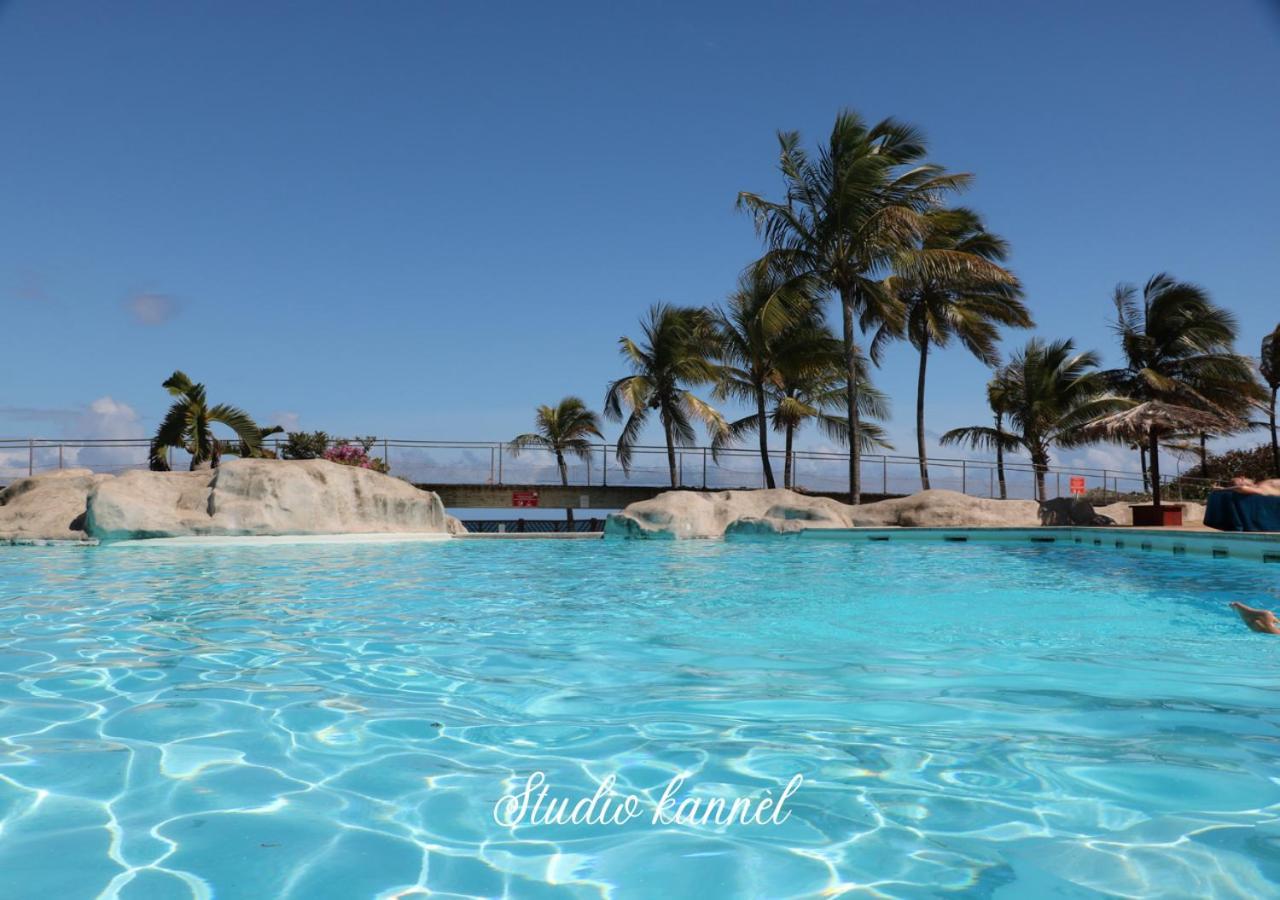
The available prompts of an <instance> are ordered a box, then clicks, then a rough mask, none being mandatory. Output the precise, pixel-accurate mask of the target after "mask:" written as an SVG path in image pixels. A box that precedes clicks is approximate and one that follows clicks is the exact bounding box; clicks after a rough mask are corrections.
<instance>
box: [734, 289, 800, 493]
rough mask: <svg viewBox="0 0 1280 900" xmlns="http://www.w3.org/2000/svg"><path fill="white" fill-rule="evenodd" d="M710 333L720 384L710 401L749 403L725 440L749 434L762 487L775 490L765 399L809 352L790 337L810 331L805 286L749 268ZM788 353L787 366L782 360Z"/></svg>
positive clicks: (793, 337)
mask: <svg viewBox="0 0 1280 900" xmlns="http://www.w3.org/2000/svg"><path fill="white" fill-rule="evenodd" d="M712 315H713V320H714V323H715V327H716V338H717V342H718V347H717V349H716V357H717V359H718V360H719V362H720V364H721V365H720V380H719V383H718V384H717V385H716V389H715V396H716V398H717V399H720V400H724V399H728V398H733V399H737V400H741V401H744V402H747V403H750V404H751V405H752V406H753V407H754V412H753V413H752V414H750V415H747V416H744V417H743V418H741V419H738V420H737V421H735V422H731V423H729V424H728V430H727V432H726V434H725V440H735V439H737V438H740V437H742V436H743V435H745V434H748V433H750V432H752V431H754V432H755V433H756V436H757V438H758V440H759V443H760V463H761V466H762V468H763V470H764V480H765V487H768V488H774V487H777V483H776V482H775V481H774V477H773V465H772V464H771V463H770V461H769V422H768V408H767V402H766V401H767V397H768V394H769V393H770V391H771V389H774V388H776V387H777V385H778V384H779V383H780V381H781V377H782V375H781V371H780V368H781V366H782V365H783V364H784V362H786V363H789V364H791V365H793V366H799V365H803V364H805V362H806V360H807V359H808V357H809V355H810V354H809V353H808V350H809V348H807V347H803V346H801V345H800V344H799V343H798V342H797V341H796V340H795V335H796V334H797V333H798V332H800V331H808V330H811V329H812V328H813V323H814V322H815V321H816V319H817V317H818V310H817V306H816V304H815V302H814V297H813V295H812V291H811V290H810V285H809V283H808V282H806V281H805V280H803V279H800V280H796V279H787V278H785V277H783V276H781V275H779V274H778V273H777V272H776V271H769V270H765V269H761V268H760V267H757V266H750V267H748V268H747V270H746V271H745V272H743V274H742V277H741V278H740V279H739V280H738V288H737V290H735V291H734V292H733V293H732V294H730V295H729V298H728V300H727V301H726V303H725V306H724V307H723V308H721V309H717V310H715V312H714V313H713V314H712ZM784 353H790V355H791V358H790V359H789V360H784V359H783V354H784Z"/></svg>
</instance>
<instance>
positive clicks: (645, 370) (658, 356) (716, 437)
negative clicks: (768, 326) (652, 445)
mask: <svg viewBox="0 0 1280 900" xmlns="http://www.w3.org/2000/svg"><path fill="white" fill-rule="evenodd" d="M641 327H642V329H643V331H644V337H643V339H642V340H641V341H640V342H639V343H637V342H635V341H633V340H631V338H628V337H623V338H620V339H619V340H618V345H619V349H620V352H621V353H622V356H623V358H624V359H626V360H627V362H628V363H629V364H630V366H631V369H632V373H633V374H631V375H627V376H624V377H622V378H619V379H618V380H617V381H614V382H613V383H611V384H610V385H609V389H608V393H607V394H606V395H605V401H604V413H605V415H606V416H607V417H609V418H610V419H613V420H614V421H622V418H623V412H624V410H625V411H626V412H627V416H626V424H624V425H623V427H622V434H621V435H619V436H618V452H617V458H618V462H619V463H620V464H621V465H622V468H623V471H629V470H630V467H631V453H632V448H633V447H634V446H635V442H636V438H637V437H638V436H639V434H640V431H641V429H642V428H643V427H644V424H645V422H646V421H648V417H649V414H650V413H651V412H655V411H656V412H657V413H658V419H659V421H660V422H661V423H662V431H663V435H664V437H665V438H666V444H667V467H668V469H669V470H670V474H671V486H672V487H679V486H680V485H679V480H680V478H679V475H678V473H677V470H676V447H677V446H681V447H687V446H689V445H690V444H692V443H693V442H694V437H695V435H694V430H693V423H694V422H695V421H696V422H701V423H702V425H703V426H704V427H705V428H706V429H707V431H708V433H709V434H710V435H711V439H712V442H713V444H716V443H719V442H723V440H724V438H725V434H726V432H727V430H728V426H727V424H726V423H725V420H724V417H723V416H722V415H720V413H719V412H717V411H716V410H715V408H713V407H712V406H711V405H710V404H708V403H707V402H705V401H703V400H701V399H699V398H698V397H696V396H695V395H694V393H693V391H692V390H690V388H693V387H696V386H698V385H703V384H711V383H714V382H716V381H717V380H718V379H719V376H720V369H719V367H718V366H717V365H716V364H715V363H714V362H713V361H712V359H711V357H712V356H713V355H714V353H715V350H716V340H715V329H714V327H713V326H712V322H711V316H710V315H709V314H708V313H707V311H706V310H702V309H690V308H686V307H677V306H668V305H666V304H663V303H659V304H656V305H654V306H652V307H650V308H649V314H648V316H647V317H646V319H645V320H644V321H643V323H642V326H641Z"/></svg>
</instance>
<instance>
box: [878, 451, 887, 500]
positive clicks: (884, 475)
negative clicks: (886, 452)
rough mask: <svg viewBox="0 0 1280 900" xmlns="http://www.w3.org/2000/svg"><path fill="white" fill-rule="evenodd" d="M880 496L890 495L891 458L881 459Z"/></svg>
mask: <svg viewBox="0 0 1280 900" xmlns="http://www.w3.org/2000/svg"><path fill="white" fill-rule="evenodd" d="M880 495H881V496H882V497H887V496H888V495H889V457H887V456H881V457H880Z"/></svg>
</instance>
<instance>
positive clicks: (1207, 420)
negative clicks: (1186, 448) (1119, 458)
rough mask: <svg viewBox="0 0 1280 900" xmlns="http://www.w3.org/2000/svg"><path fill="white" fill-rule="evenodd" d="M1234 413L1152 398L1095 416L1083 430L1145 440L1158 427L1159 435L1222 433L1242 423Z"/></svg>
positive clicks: (1094, 434) (1093, 434)
mask: <svg viewBox="0 0 1280 900" xmlns="http://www.w3.org/2000/svg"><path fill="white" fill-rule="evenodd" d="M1241 424H1242V423H1241V422H1239V421H1238V420H1237V419H1236V418H1235V417H1234V416H1229V415H1226V414H1225V413H1221V412H1209V411H1206V410H1203V409H1195V408H1194V407H1190V406H1178V405H1176V404H1173V403H1165V402H1164V401H1162V400H1148V401H1147V402H1146V403H1139V404H1138V405H1137V406H1132V407H1130V408H1128V409H1122V410H1120V411H1119V412H1115V413H1111V414H1109V415H1105V416H1102V417H1101V418H1098V419H1094V420H1093V421H1092V422H1090V423H1088V424H1087V425H1084V426H1083V427H1082V428H1081V432H1082V433H1083V434H1084V435H1086V436H1088V437H1092V438H1100V439H1104V440H1113V441H1143V440H1146V439H1147V438H1148V437H1149V436H1150V435H1151V432H1152V431H1153V430H1154V431H1155V432H1156V434H1158V435H1166V434H1188V433H1191V434H1195V433H1199V432H1206V433H1209V434H1220V433H1222V432H1224V431H1227V432H1229V431H1234V430H1236V429H1238V428H1240V427H1241Z"/></svg>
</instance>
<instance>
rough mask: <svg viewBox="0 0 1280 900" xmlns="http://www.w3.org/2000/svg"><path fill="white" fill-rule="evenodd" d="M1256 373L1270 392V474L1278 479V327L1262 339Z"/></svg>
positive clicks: (1279, 475) (1279, 352)
mask: <svg viewBox="0 0 1280 900" xmlns="http://www.w3.org/2000/svg"><path fill="white" fill-rule="evenodd" d="M1258 371H1259V372H1261V373H1262V380H1263V381H1264V382H1266V385H1267V388H1268V389H1269V390H1270V391H1271V399H1270V400H1268V401H1267V427H1268V428H1269V429H1270V431H1271V474H1273V475H1274V476H1275V477H1276V478H1280V442H1277V440H1276V395H1277V394H1278V393H1280V325H1276V329H1275V331H1273V332H1271V333H1270V334H1269V335H1267V336H1266V337H1264V338H1263V339H1262V358H1261V359H1260V360H1259V361H1258Z"/></svg>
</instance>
